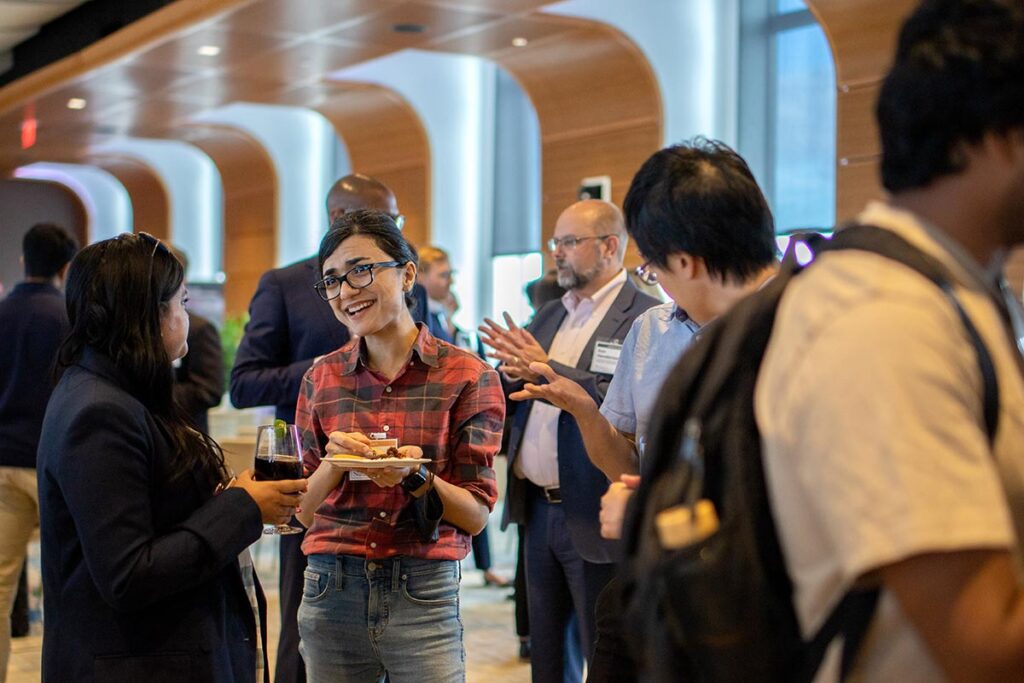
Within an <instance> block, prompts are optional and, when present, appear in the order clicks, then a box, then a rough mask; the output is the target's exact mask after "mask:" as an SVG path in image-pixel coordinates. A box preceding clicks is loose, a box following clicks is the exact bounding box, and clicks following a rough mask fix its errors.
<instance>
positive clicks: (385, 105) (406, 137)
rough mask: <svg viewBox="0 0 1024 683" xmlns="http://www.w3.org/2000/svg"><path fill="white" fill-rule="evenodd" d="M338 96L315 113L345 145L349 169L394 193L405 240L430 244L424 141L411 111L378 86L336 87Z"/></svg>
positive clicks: (420, 125) (419, 123) (427, 160)
mask: <svg viewBox="0 0 1024 683" xmlns="http://www.w3.org/2000/svg"><path fill="white" fill-rule="evenodd" d="M338 85H340V86H341V87H343V88H344V93H343V94H341V95H336V96H334V97H331V98H329V99H326V100H324V101H323V102H321V103H320V104H318V105H317V106H316V107H315V109H316V110H317V111H319V112H320V113H321V114H322V115H323V116H324V118H326V119H327V120H328V121H330V122H331V125H332V126H334V129H335V131H336V132H337V134H338V137H340V138H341V139H343V140H344V141H345V147H346V148H347V149H348V154H349V160H350V162H351V164H352V170H353V171H355V172H357V173H363V174H365V175H368V176H371V177H373V178H376V179H378V180H380V181H381V182H382V183H384V184H385V185H387V186H388V187H390V188H391V189H392V191H393V192H394V193H395V196H396V197H397V198H398V206H399V210H400V211H401V212H402V213H403V214H404V215H405V218H406V227H405V233H406V236H407V237H408V238H409V239H410V240H411V241H412V242H413V244H415V245H417V246H423V245H426V244H430V242H431V229H430V227H431V226H430V141H429V140H428V139H427V132H426V129H425V128H424V126H423V122H422V121H421V120H420V118H419V116H418V115H417V114H416V112H415V110H414V109H413V108H412V107H411V106H410V105H409V103H408V102H406V101H405V99H404V98H402V97H401V96H400V95H398V94H397V93H396V92H394V91H392V90H390V89H388V88H384V87H381V86H378V85H370V84H362V83H338Z"/></svg>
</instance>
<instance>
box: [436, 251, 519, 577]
mask: <svg viewBox="0 0 1024 683" xmlns="http://www.w3.org/2000/svg"><path fill="white" fill-rule="evenodd" d="M419 257H420V264H419V268H418V270H417V271H416V281H417V282H418V283H419V284H421V285H422V286H423V289H424V290H425V291H426V293H427V316H428V324H431V325H432V327H431V328H430V329H431V332H432V333H433V334H434V336H435V337H437V338H438V339H441V340H443V341H446V342H448V343H450V344H455V345H456V346H458V347H460V348H463V349H466V350H468V351H476V352H478V353H479V350H475V349H473V348H472V347H471V341H470V339H469V337H468V336H467V335H466V333H465V332H463V331H462V330H460V329H459V328H458V327H456V325H455V320H454V317H455V313H456V312H457V311H458V310H459V300H458V298H456V296H455V292H453V291H452V285H453V284H454V282H455V278H454V271H453V270H452V264H451V261H450V260H449V258H448V252H446V251H445V250H444V249H441V248H440V247H435V246H433V245H430V246H426V247H423V248H422V249H420V250H419ZM434 330H441V334H438V333H434ZM442 335H443V336H442ZM473 562H474V563H475V564H476V568H477V569H479V570H480V571H481V572H483V577H484V585H485V586H497V587H498V588H504V587H505V586H507V585H509V580H508V579H506V578H504V577H503V576H500V575H498V574H497V573H495V572H494V570H493V569H491V567H492V566H493V565H492V563H491V542H490V539H489V538H488V535H487V527H486V526H485V527H484V528H483V529H481V530H480V533H479V534H477V535H476V536H474V537H473Z"/></svg>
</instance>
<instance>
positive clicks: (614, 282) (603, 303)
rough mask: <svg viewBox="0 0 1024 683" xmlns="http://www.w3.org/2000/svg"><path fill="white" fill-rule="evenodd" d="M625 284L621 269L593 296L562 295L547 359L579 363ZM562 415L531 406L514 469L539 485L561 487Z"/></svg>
mask: <svg viewBox="0 0 1024 683" xmlns="http://www.w3.org/2000/svg"><path fill="white" fill-rule="evenodd" d="M624 284H626V271H625V270H620V271H619V273H618V275H616V276H615V277H613V278H612V279H611V280H610V281H608V283H607V284H605V285H604V286H603V287H601V289H599V290H597V291H596V292H594V294H593V295H592V296H589V297H579V296H577V295H576V294H573V293H572V292H571V291H569V292H566V293H565V294H564V295H563V296H562V305H563V306H565V310H566V311H568V315H566V316H565V318H564V319H563V320H562V324H561V325H560V326H559V327H558V332H557V333H555V338H554V340H553V341H552V342H551V348H550V349H548V357H549V358H550V359H551V360H554V361H557V362H559V363H562V364H563V365H569V366H575V365H576V364H577V363H579V362H580V356H582V355H583V350H584V349H585V348H586V347H587V342H589V341H590V338H591V337H592V336H594V332H595V331H596V330H597V327H598V325H600V324H601V321H602V320H604V316H605V314H607V313H608V309H610V308H611V307H612V304H613V303H614V302H615V298H616V297H617V296H619V292H620V291H622V286H623V285H624ZM561 412H562V411H561V409H559V408H556V407H555V406H553V405H551V404H550V403H543V402H541V401H533V405H532V406H530V415H529V417H527V419H526V427H525V429H524V431H523V442H522V445H521V447H520V449H519V456H518V457H517V458H516V462H515V465H514V467H513V470H514V472H515V474H516V475H518V476H519V477H525V478H526V479H529V480H530V481H532V482H533V483H534V484H536V485H537V486H558V416H559V414H561Z"/></svg>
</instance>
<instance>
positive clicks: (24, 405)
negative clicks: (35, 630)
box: [0, 223, 78, 680]
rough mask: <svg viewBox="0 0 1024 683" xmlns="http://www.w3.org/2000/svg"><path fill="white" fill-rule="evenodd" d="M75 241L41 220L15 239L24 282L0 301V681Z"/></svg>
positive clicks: (33, 518)
mask: <svg viewBox="0 0 1024 683" xmlns="http://www.w3.org/2000/svg"><path fill="white" fill-rule="evenodd" d="M77 251H78V243H77V242H76V241H75V239H74V238H72V237H71V236H70V235H68V234H67V232H65V231H64V230H63V229H62V228H60V227H58V226H56V225H52V224H49V223H39V224H37V225H34V226H32V227H31V228H30V229H29V231H28V232H26V233H25V237H24V239H23V240H22V248H21V261H22V263H23V264H24V266H25V280H24V281H23V282H21V283H20V284H18V285H17V286H16V287H15V288H14V290H13V291H11V293H10V295H9V296H8V297H7V298H6V299H4V300H3V301H0V329H2V330H3V331H4V343H3V344H0V615H2V616H0V680H5V679H6V676H7V660H8V657H9V656H10V652H11V623H10V619H9V617H10V614H11V606H12V604H13V602H14V596H15V593H16V592H17V587H18V578H19V576H20V575H21V568H22V565H24V563H25V557H26V555H27V553H28V542H29V538H30V537H31V535H32V531H33V529H35V528H36V527H37V526H39V494H38V491H37V488H36V448H37V447H38V446H39V439H40V432H41V430H42V426H43V415H44V414H45V412H46V403H47V401H49V399H50V393H51V391H52V390H53V385H54V380H55V375H54V371H55V361H56V359H57V348H58V347H59V346H60V343H61V341H63V338H64V335H65V334H67V332H68V314H67V310H66V309H65V307H64V293H63V291H62V290H63V288H64V279H65V277H66V276H67V272H68V265H69V264H70V262H71V259H72V258H73V257H74V255H75V252H77Z"/></svg>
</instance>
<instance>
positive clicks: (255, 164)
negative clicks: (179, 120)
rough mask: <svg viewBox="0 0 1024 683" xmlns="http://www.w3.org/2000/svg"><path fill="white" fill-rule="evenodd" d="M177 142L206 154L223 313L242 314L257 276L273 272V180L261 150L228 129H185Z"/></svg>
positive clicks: (275, 219) (275, 216)
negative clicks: (213, 174)
mask: <svg viewBox="0 0 1024 683" xmlns="http://www.w3.org/2000/svg"><path fill="white" fill-rule="evenodd" d="M179 133H180V139H181V140H182V141H184V142H188V143H189V144H192V145H195V146H196V147H198V148H199V149H200V150H202V151H203V152H205V153H206V155H207V156H209V157H210V159H212V160H213V163H214V164H215V165H216V166H217V170H218V171H219V172H220V177H221V183H222V184H223V192H224V252H223V253H224V263H223V266H222V268H223V270H224V275H225V281H224V312H225V315H226V316H229V317H231V316H237V315H241V314H243V313H245V312H246V310H247V309H248V306H249V300H250V299H252V295H253V294H254V293H255V292H256V285H257V284H258V283H259V279H260V276H261V275H262V274H263V273H265V272H266V271H267V270H270V269H271V268H273V267H274V263H275V262H276V249H277V248H276V244H277V230H278V225H277V174H276V173H275V171H274V165H273V163H272V162H271V160H270V157H269V156H268V155H267V153H266V150H264V149H263V147H262V146H260V145H259V143H257V142H256V141H255V140H254V139H253V138H252V137H251V136H250V135H248V134H247V133H244V132H242V131H240V130H237V129H234V128H231V127H228V126H215V125H189V126H184V127H182V128H181V129H180V130H179Z"/></svg>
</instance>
